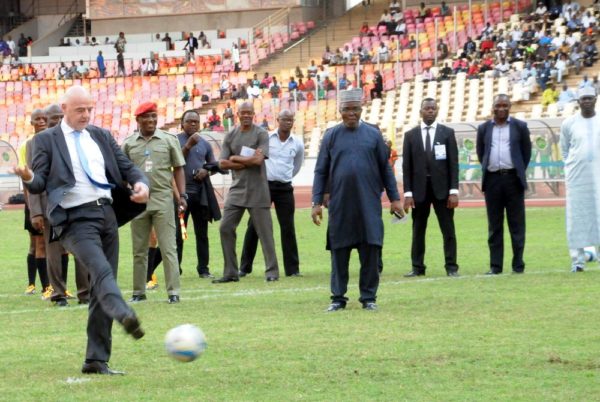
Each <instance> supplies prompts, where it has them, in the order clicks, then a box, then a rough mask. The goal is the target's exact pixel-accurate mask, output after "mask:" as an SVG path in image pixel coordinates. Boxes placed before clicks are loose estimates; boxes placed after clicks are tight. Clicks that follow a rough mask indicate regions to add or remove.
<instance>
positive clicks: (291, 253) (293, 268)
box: [240, 109, 304, 276]
mask: <svg viewBox="0 0 600 402" xmlns="http://www.w3.org/2000/svg"><path fill="white" fill-rule="evenodd" d="M277 123H278V125H279V128H278V129H277V130H276V131H273V132H272V133H271V134H270V135H269V159H266V160H265V164H266V167H267V179H268V181H269V193H270V194H271V202H272V203H273V204H274V205H275V213H276V214H277V220H278V222H279V227H280V230H281V248H282V249H283V267H284V270H285V275H286V276H301V274H300V261H299V258H298V243H297V241H296V228H295V224H294V212H295V210H296V206H295V200H294V187H292V178H293V177H294V176H296V174H298V172H299V171H300V168H301V167H302V163H303V161H304V143H303V142H302V139H301V138H300V137H297V136H295V135H293V134H291V130H292V127H293V126H294V113H292V112H291V111H290V110H287V109H283V110H282V111H281V112H280V113H279V115H278V117H277ZM257 246H258V234H257V233H256V230H255V229H254V226H252V219H250V220H248V229H247V230H246V236H245V237H244V247H243V249H242V259H241V263H240V276H246V275H247V274H249V273H251V272H252V263H253V262H254V256H255V255H256V248H257Z"/></svg>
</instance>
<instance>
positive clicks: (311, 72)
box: [306, 60, 319, 77]
mask: <svg viewBox="0 0 600 402" xmlns="http://www.w3.org/2000/svg"><path fill="white" fill-rule="evenodd" d="M306 71H307V72H308V76H309V77H314V76H315V75H317V72H318V71H319V68H318V67H317V66H316V65H315V61H314V60H311V61H310V66H308V68H307V69H306Z"/></svg>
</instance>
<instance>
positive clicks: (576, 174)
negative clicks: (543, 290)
mask: <svg viewBox="0 0 600 402" xmlns="http://www.w3.org/2000/svg"><path fill="white" fill-rule="evenodd" d="M578 102H579V106H580V109H581V111H580V112H579V113H578V114H576V115H574V116H572V117H569V118H568V119H566V120H565V121H564V122H563V124H562V126H561V129H560V148H561V152H562V158H563V161H564V163H565V184H566V188H567V214H566V219H567V222H566V223H567V225H566V226H567V242H568V244H569V253H570V255H571V272H583V267H584V265H585V254H584V247H588V246H596V247H598V246H599V245H600V116H598V114H597V113H596V111H595V106H596V91H595V90H594V88H590V87H585V88H582V89H580V90H579V91H578Z"/></svg>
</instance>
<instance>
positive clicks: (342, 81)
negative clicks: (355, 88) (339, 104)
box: [338, 73, 348, 91]
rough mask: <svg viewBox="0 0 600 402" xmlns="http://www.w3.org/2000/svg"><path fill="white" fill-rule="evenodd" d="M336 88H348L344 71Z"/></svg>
mask: <svg viewBox="0 0 600 402" xmlns="http://www.w3.org/2000/svg"><path fill="white" fill-rule="evenodd" d="M338 89H339V90H340V91H344V90H346V89H348V78H347V77H346V73H344V74H343V75H342V77H341V78H340V79H339V80H338Z"/></svg>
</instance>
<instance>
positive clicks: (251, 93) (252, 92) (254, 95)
mask: <svg viewBox="0 0 600 402" xmlns="http://www.w3.org/2000/svg"><path fill="white" fill-rule="evenodd" d="M248 98H250V99H259V98H260V88H259V86H258V84H256V83H253V84H252V85H250V86H249V87H248Z"/></svg>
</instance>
